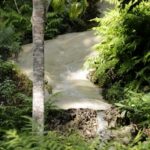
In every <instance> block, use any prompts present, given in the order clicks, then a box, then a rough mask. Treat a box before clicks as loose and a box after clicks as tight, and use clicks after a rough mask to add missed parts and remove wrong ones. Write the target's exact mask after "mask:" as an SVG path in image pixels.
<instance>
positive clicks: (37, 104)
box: [32, 0, 45, 134]
mask: <svg viewBox="0 0 150 150" xmlns="http://www.w3.org/2000/svg"><path fill="white" fill-rule="evenodd" d="M44 1H45V0H33V12H32V34H33V103H32V117H33V122H34V123H33V132H37V133H40V134H43V130H44V20H45V2H44Z"/></svg>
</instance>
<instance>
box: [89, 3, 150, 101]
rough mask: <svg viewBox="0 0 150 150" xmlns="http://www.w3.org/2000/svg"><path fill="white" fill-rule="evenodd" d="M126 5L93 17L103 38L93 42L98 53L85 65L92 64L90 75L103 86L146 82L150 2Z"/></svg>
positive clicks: (149, 70) (148, 80)
mask: <svg viewBox="0 0 150 150" xmlns="http://www.w3.org/2000/svg"><path fill="white" fill-rule="evenodd" d="M129 8H130V6H129V5H126V7H125V8H124V9H122V10H120V9H119V8H116V9H115V10H112V11H110V12H107V14H106V17H104V18H102V19H95V20H96V21H97V22H99V26H98V27H96V28H94V29H95V30H96V33H97V34H98V35H101V36H102V37H103V40H102V42H101V43H99V44H97V45H96V46H95V47H96V50H97V52H98V55H97V56H96V57H94V58H91V59H90V60H89V66H90V67H92V68H95V70H96V71H95V72H94V74H93V76H94V77H95V78H97V80H98V83H99V85H100V86H103V87H106V89H110V88H111V87H112V86H113V85H114V84H115V85H118V87H121V88H122V87H126V86H129V87H130V88H131V90H140V89H143V88H144V87H145V86H149V84H150V74H149V73H150V68H149V66H150V57H149V56H150V26H149V25H150V2H142V3H140V5H137V6H136V7H135V8H134V9H133V10H132V11H128V9H129ZM109 98H110V99H111V97H109Z"/></svg>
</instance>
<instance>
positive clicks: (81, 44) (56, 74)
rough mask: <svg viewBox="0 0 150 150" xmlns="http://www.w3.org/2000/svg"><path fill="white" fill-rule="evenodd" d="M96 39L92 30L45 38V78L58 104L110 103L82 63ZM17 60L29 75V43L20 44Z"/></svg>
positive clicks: (89, 105) (98, 107)
mask: <svg viewBox="0 0 150 150" xmlns="http://www.w3.org/2000/svg"><path fill="white" fill-rule="evenodd" d="M98 42H100V38H98V37H96V36H94V34H93V32H92V31H86V32H78V33H69V34H65V35H60V36H58V37H57V38H55V39H53V40H48V41H46V42H45V78H46V80H47V81H48V82H49V83H50V84H51V85H52V88H53V94H52V95H54V93H55V96H53V98H52V99H53V100H54V103H55V105H56V106H58V107H59V108H62V109H69V108H90V109H95V110H106V109H108V108H109V107H110V105H109V104H107V103H106V102H105V101H104V100H103V98H102V96H101V89H99V88H98V87H97V86H96V85H94V84H93V83H91V82H90V81H89V80H88V79H87V73H88V70H86V69H84V67H83V65H84V62H85V60H86V59H87V57H89V56H90V55H92V54H93V51H92V48H91V47H92V46H93V45H94V44H96V43H98ZM17 64H18V65H19V66H20V68H21V70H22V71H23V72H24V73H26V74H27V75H28V76H29V78H31V79H32V44H28V45H24V46H23V50H22V52H21V53H20V55H19V58H18V61H17ZM56 93H57V94H56ZM46 97H47V98H48V97H49V96H48V95H47V94H46Z"/></svg>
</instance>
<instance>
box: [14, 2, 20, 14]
mask: <svg viewBox="0 0 150 150" xmlns="http://www.w3.org/2000/svg"><path fill="white" fill-rule="evenodd" d="M14 3H15V6H16V9H17V12H18V13H19V14H20V10H19V8H18V4H17V1H16V0H14Z"/></svg>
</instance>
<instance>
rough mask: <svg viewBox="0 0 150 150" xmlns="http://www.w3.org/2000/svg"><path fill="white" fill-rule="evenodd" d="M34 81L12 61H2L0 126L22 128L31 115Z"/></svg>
mask: <svg viewBox="0 0 150 150" xmlns="http://www.w3.org/2000/svg"><path fill="white" fill-rule="evenodd" d="M31 92H32V82H31V81H30V80H29V79H28V78H27V77H26V76H25V75H23V74H22V73H20V72H19V70H18V69H17V68H16V66H15V65H14V64H12V63H11V62H4V61H0V128H4V129H11V128H17V129H21V128H22V127H23V126H24V125H25V121H24V119H23V118H22V116H25V115H26V116H31Z"/></svg>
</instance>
